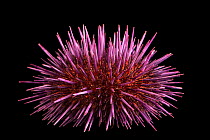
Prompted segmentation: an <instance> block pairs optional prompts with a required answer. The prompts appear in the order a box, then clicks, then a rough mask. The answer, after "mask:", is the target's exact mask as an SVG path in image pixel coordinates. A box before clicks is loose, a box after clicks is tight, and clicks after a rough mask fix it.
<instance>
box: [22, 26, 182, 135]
mask: <svg viewBox="0 0 210 140" xmlns="http://www.w3.org/2000/svg"><path fill="white" fill-rule="evenodd" d="M79 33H80V36H81V42H78V41H77V40H76V39H75V38H74V35H73V33H72V30H71V28H70V31H69V32H68V36H69V41H68V40H66V42H65V44H64V43H63V41H62V40H61V38H60V36H59V34H57V38H58V40H59V42H60V45H61V47H62V49H58V52H56V54H57V57H54V56H53V55H51V54H50V53H49V52H48V51H47V50H46V49H45V48H44V47H43V46H42V45H41V44H38V45H39V46H40V47H41V49H42V50H43V51H44V52H45V53H46V54H47V55H48V57H49V58H48V59H47V60H43V61H44V64H43V66H37V65H34V64H31V66H30V67H28V68H29V69H32V70H35V71H38V72H39V73H40V75H38V76H34V78H35V80H34V81H20V83H34V84H39V85H40V84H41V86H36V87H34V88H30V89H28V90H27V91H32V92H33V94H35V95H33V96H31V97H27V98H24V99H21V100H19V101H22V100H28V102H26V103H31V102H35V101H39V105H37V106H36V107H35V109H36V110H35V111H34V112H33V113H32V114H34V113H36V112H40V111H46V112H45V113H44V118H43V120H49V123H53V124H54V125H56V124H58V123H59V124H60V126H65V125H67V124H68V123H70V122H74V126H79V125H82V124H84V125H85V128H84V131H87V130H88V131H89V130H90V128H91V126H92V124H93V122H94V120H98V121H99V126H100V125H101V123H105V125H106V130H107V129H108V127H109V126H113V125H114V123H115V124H116V125H117V126H118V127H119V126H120V124H121V125H122V126H123V127H126V128H127V129H128V128H131V125H132V123H135V124H137V125H138V124H142V125H143V126H144V121H146V122H147V123H149V124H150V125H151V126H152V127H153V128H154V129H155V127H154V126H153V122H152V116H153V117H154V118H156V119H159V118H160V117H161V115H162V114H163V115H170V116H172V114H171V113H169V112H168V111H167V110H166V109H164V107H163V105H166V106H172V107H174V108H176V107H175V106H174V105H172V104H171V103H169V102H168V101H166V100H165V99H166V98H169V99H172V100H175V101H176V99H175V98H173V96H177V97H181V95H182V94H183V93H182V92H177V91H171V89H181V87H177V86H172V85H171V84H177V83H181V82H173V79H174V78H175V77H179V76H180V75H182V74H180V72H179V71H174V70H175V68H171V67H170V66H169V67H166V66H158V65H159V64H160V63H161V62H163V61H164V60H166V59H168V58H169V57H170V56H171V55H172V54H171V53H169V54H166V55H164V56H163V57H161V58H159V59H156V60H151V58H152V57H153V56H154V54H155V53H156V52H157V51H156V50H155V48H153V49H152V50H151V51H149V52H148V53H146V52H147V50H148V48H149V46H150V45H151V43H152V41H153V40H154V38H155V36H156V34H155V35H154V36H153V37H152V39H151V40H149V41H148V42H146V44H143V41H144V38H145V36H146V32H145V33H144V34H143V37H142V38H141V39H140V40H137V41H136V38H135V37H134V28H133V31H132V36H131V37H129V35H128V27H127V29H126V31H125V34H124V36H123V39H121V35H120V26H118V32H116V33H114V38H113V39H111V38H109V41H108V42H106V36H105V31H104V25H103V26H99V27H98V39H97V42H96V39H95V37H94V36H93V38H92V39H91V38H90V36H89V34H88V31H87V29H86V27H85V26H83V29H82V30H81V29H80V28H79ZM172 117H173V116H172ZM155 130H156V129H155Z"/></svg>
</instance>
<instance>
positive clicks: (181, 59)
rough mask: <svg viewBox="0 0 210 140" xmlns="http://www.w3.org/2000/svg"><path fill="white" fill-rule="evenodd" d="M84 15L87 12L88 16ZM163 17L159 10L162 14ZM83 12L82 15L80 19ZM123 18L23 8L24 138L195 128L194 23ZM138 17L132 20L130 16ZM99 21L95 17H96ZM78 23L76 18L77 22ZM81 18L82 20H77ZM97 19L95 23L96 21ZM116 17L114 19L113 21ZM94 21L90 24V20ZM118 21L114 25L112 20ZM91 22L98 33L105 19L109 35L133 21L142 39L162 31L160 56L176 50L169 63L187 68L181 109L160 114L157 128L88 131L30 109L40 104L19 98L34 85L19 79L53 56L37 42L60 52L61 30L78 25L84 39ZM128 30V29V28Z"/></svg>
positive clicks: (161, 133)
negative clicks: (190, 37)
mask: <svg viewBox="0 0 210 140" xmlns="http://www.w3.org/2000/svg"><path fill="white" fill-rule="evenodd" d="M83 16H84V15H83ZM157 16H159V15H157ZM79 17H80V18H79ZM125 17H126V19H124V20H121V19H123V17H122V18H121V19H119V20H117V19H115V20H114V21H112V20H101V21H100V20H99V19H95V20H91V19H92V18H91V19H90V18H89V17H86V16H84V19H81V15H79V14H78V15H75V16H72V15H69V16H65V17H60V16H59V15H52V14H50V13H43V14H42V13H35V14H34V13H33V14H32V13H29V14H28V15H26V14H24V12H23V13H21V14H20V16H19V19H18V28H17V29H18V31H17V32H16V33H17V34H16V36H17V38H18V41H17V44H18V45H17V47H16V50H15V52H16V55H17V57H16V59H15V72H16V92H15V126H14V128H15V131H16V132H17V134H18V136H19V137H22V138H24V137H26V138H27V137H28V138H29V137H32V138H33V137H34V136H38V137H42V136H46V137H49V136H50V137H52V138H56V137H57V138H61V136H62V137H66V138H68V137H69V138H71V137H75V136H97V137H99V138H103V137H104V136H110V137H113V136H116V137H121V136H137V137H139V138H142V137H145V138H149V137H154V138H157V137H161V138H173V137H175V136H178V137H183V136H184V137H188V136H189V135H190V134H191V133H193V131H194V129H195V128H194V126H195V121H194V119H195V118H194V115H193V114H194V113H193V109H192V108H193V103H192V102H193V101H192V98H193V96H194V95H193V92H192V91H193V90H192V87H193V85H192V82H191V77H192V75H193V72H192V71H191V66H190V62H191V61H192V55H193V54H192V51H190V52H189V49H190V45H189V44H188V41H189V40H188V38H187V36H188V35H189V34H191V31H190V30H189V28H188V24H187V23H184V22H183V20H181V19H179V17H177V16H176V15H175V16H174V18H168V17H167V16H166V19H164V20H162V19H160V18H159V19H158V20H154V21H153V20H152V21H151V20H149V21H147V20H143V19H142V20H140V18H137V17H129V16H125ZM130 19H132V20H130ZM93 21H94V22H93ZM75 22H76V23H75ZM77 22H79V23H77ZM91 22H92V23H93V24H90V23H91ZM113 22H114V23H113ZM87 23H88V24H87ZM110 23H112V24H110ZM83 24H85V25H86V26H87V28H88V31H89V34H90V35H92V34H95V35H96V34H97V27H98V25H102V24H105V30H106V33H107V36H111V37H112V36H113V32H114V31H117V25H118V24H119V25H121V30H122V31H124V30H125V27H126V25H129V29H130V34H131V30H132V27H136V30H135V36H136V37H137V38H141V36H142V35H143V33H144V31H148V34H147V37H146V40H148V39H150V38H151V37H152V35H153V34H155V32H158V35H157V37H156V39H155V40H154V42H153V43H152V44H151V47H150V48H152V47H153V46H155V47H156V50H157V51H158V52H157V53H156V55H155V58H158V57H161V56H163V55H164V54H166V53H173V54H174V55H173V56H172V57H171V58H169V59H168V60H166V61H165V62H164V63H162V64H164V65H168V66H169V65H171V66H173V67H176V68H177V70H179V71H180V72H181V73H184V74H185V75H184V76H182V77H180V78H177V79H176V81H184V84H181V86H183V90H182V91H183V92H184V93H185V95H184V96H183V98H177V99H178V102H173V101H172V103H173V104H174V105H175V106H177V107H178V108H179V109H178V110H177V109H173V108H168V110H169V112H172V113H173V115H174V117H175V118H171V117H169V116H167V117H163V118H162V119H161V120H159V121H158V120H155V119H154V125H155V127H156V128H157V130H158V131H157V132H155V131H154V130H153V129H152V128H151V127H150V126H149V125H147V124H146V128H144V127H142V126H141V125H139V126H135V125H133V126H132V129H131V130H126V129H125V128H122V127H121V128H117V127H114V128H112V129H109V130H108V131H105V128H104V127H105V126H103V125H102V127H100V128H99V127H97V126H95V125H94V126H93V127H92V129H91V131H90V132H85V133H84V132H83V127H78V128H72V127H71V125H72V124H70V125H68V126H66V127H64V128H59V127H58V126H53V125H52V124H49V125H47V121H42V120H41V119H42V116H41V115H42V114H43V112H41V113H37V114H34V115H32V116H30V115H29V114H30V113H32V112H33V107H34V106H35V105H37V103H38V102H37V103H31V104H27V105H24V104H23V103H24V102H18V101H17V100H18V99H21V98H24V97H28V96H30V95H31V93H30V92H26V91H25V90H26V89H28V88H30V87H32V86H33V84H19V83H18V81H21V80H22V81H24V80H33V78H32V76H35V75H37V74H38V73H37V72H34V71H32V70H29V69H27V68H26V67H27V66H29V64H37V65H41V64H42V63H43V62H42V60H41V58H44V59H45V58H47V56H46V55H45V53H44V52H43V51H42V50H41V49H40V48H39V46H38V45H37V44H38V43H41V44H42V45H43V46H44V47H45V48H46V49H47V50H49V51H50V52H51V53H52V54H55V53H54V51H56V50H57V49H58V48H60V45H59V43H58V41H57V38H56V33H57V32H58V33H59V34H60V35H61V37H62V39H63V40H66V39H68V38H67V31H68V30H69V28H68V27H69V26H71V27H72V29H73V32H74V33H75V36H76V38H77V39H78V40H80V38H79V34H78V30H77V27H78V26H80V27H82V25H83ZM122 33H123V32H122Z"/></svg>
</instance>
